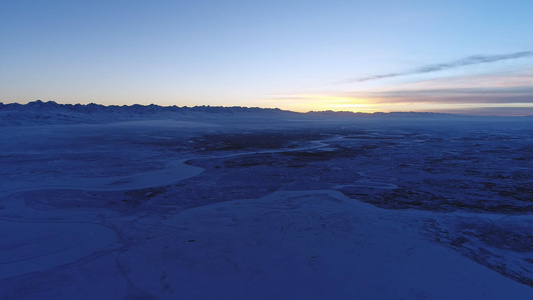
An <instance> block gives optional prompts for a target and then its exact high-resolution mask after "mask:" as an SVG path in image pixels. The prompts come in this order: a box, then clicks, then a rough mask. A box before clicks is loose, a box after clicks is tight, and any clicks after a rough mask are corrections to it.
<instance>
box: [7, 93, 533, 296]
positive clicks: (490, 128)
mask: <svg viewBox="0 0 533 300" xmlns="http://www.w3.org/2000/svg"><path fill="white" fill-rule="evenodd" d="M57 107H58V106H57V105H52V104H50V103H48V104H47V103H42V102H38V103H33V104H32V109H29V108H24V109H22V108H19V107H15V108H14V109H13V108H10V109H9V110H7V109H5V106H4V109H2V108H3V107H2V106H0V117H2V118H3V119H2V122H0V125H1V127H0V140H1V141H2V143H0V299H533V121H532V120H531V119H530V118H529V119H528V118H465V117H456V116H434V115H417V114H411V115H410V114H405V115H397V116H389V115H382V116H379V115H378V116H372V117H368V116H359V115H350V114H348V115H342V114H339V115H335V114H327V113H326V114H318V113H315V114H306V115H300V114H294V113H288V112H281V111H266V112H263V111H261V110H251V111H247V110H245V109H236V110H235V109H234V110H231V111H222V112H221V111H219V110H216V109H215V111H210V110H209V108H208V109H206V108H204V109H189V110H187V111H185V112H183V111H178V110H177V109H176V111H160V109H157V108H154V107H150V109H151V110H152V111H151V112H150V114H142V113H139V112H138V111H137V112H135V113H128V112H127V111H126V112H125V111H124V110H122V111H118V112H117V111H106V112H100V111H99V108H98V107H93V108H91V111H89V112H86V111H84V110H88V108H86V107H83V106H82V107H81V108H80V107H73V108H69V109H70V110H68V111H66V112H65V110H61V108H57ZM74 108H76V109H78V110H80V111H74ZM117 109H118V108H117ZM137 109H138V108H137ZM94 111H96V112H94ZM141 111H142V109H141ZM36 115H38V116H41V117H40V118H35V116H36ZM58 115H59V116H60V117H57V116H58ZM117 115H118V116H120V117H116V118H115V117H114V116H117ZM42 116H48V117H47V118H42ZM43 120H45V121H43ZM117 120H118V121H117Z"/></svg>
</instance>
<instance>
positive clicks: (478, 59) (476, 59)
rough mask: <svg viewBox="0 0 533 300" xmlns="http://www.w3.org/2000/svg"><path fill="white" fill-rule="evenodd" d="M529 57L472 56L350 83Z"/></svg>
mask: <svg viewBox="0 0 533 300" xmlns="http://www.w3.org/2000/svg"><path fill="white" fill-rule="evenodd" d="M530 56H533V51H523V52H515V53H510V54H500V55H473V56H469V57H466V58H463V59H459V60H456V61H452V62H449V63H441V64H433V65H427V66H423V67H419V68H416V69H414V70H411V71H406V72H396V73H388V74H380V75H374V76H369V77H363V78H358V79H355V80H353V81H352V82H364V81H370V80H378V79H384V78H391V77H399V76H405V75H414V74H424V73H432V72H438V71H444V70H449V69H453V68H458V67H464V66H470V65H478V64H486V63H491V62H496V61H500V60H508V59H517V58H523V57H530Z"/></svg>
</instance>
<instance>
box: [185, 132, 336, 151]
mask: <svg viewBox="0 0 533 300" xmlns="http://www.w3.org/2000/svg"><path fill="white" fill-rule="evenodd" d="M325 137H326V134H324V133H317V132H302V131H289V132H252V133H243V134H209V135H204V136H202V137H200V138H192V139H190V141H191V144H192V146H193V148H194V149H195V150H197V151H231V150H246V149H279V148H284V147H289V148H290V147H297V146H298V143H299V142H308V141H313V140H320V139H323V138H325Z"/></svg>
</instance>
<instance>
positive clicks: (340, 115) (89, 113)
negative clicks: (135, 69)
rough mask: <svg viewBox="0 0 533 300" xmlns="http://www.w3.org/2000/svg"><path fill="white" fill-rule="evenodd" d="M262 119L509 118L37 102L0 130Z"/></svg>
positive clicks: (6, 111)
mask: <svg viewBox="0 0 533 300" xmlns="http://www.w3.org/2000/svg"><path fill="white" fill-rule="evenodd" d="M199 117H200V118H204V117H205V118H214V117H217V118H233V119H235V118H240V117H242V118H263V119H265V120H268V121H267V122H272V121H275V119H276V118H290V119H294V120H296V119H301V120H304V119H305V120H308V121H311V122H321V121H325V120H328V121H332V120H333V121H341V120H342V121H352V120H353V121H357V120H374V121H377V122H380V120H396V121H401V122H406V121H449V120H480V121H489V120H490V121H497V120H504V119H509V117H483V116H466V115H455V114H446V113H431V112H390V113H383V112H375V113H361V112H348V111H310V112H307V113H298V112H292V111H288V110H281V109H279V108H259V107H241V106H231V107H222V106H205V105H204V106H194V107H187V106H183V107H179V106H159V105H155V104H150V105H140V104H133V105H123V106H118V105H109V106H106V105H100V104H95V103H90V104H59V103H56V102H54V101H47V102H44V101H41V100H36V101H32V102H29V103H27V104H19V103H9V104H3V103H2V102H0V126H34V125H54V124H95V123H113V122H123V121H135V120H149V119H177V120H185V119H191V120H193V119H197V118H199ZM510 118H511V119H513V120H519V119H521V120H527V121H532V120H533V116H530V117H510Z"/></svg>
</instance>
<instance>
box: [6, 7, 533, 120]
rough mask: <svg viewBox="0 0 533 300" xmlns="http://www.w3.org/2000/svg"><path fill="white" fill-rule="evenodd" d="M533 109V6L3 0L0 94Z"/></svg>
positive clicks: (70, 99)
mask: <svg viewBox="0 0 533 300" xmlns="http://www.w3.org/2000/svg"><path fill="white" fill-rule="evenodd" d="M37 99H41V100H43V101H48V100H52V101H56V102H58V103H82V104H86V103H91V102H92V103H98V104H105V105H111V104H114V105H124V104H128V105H129V104H145V105H146V104H152V103H154V104H159V105H164V106H167V105H177V106H195V105H212V106H248V107H270V108H273V107H278V108H281V109H288V110H293V111H300V112H306V111H311V110H314V111H320V110H334V111H355V112H376V111H383V112H390V111H431V112H451V113H463V114H485V115H486V114H488V115H533V1H531V0H522V1H520V0H505V1H502V0H490V1H486V0H460V1H457V0H447V1H422V0H402V1H397V0H372V1H356V0H351V1H337V0H328V1H318V0H307V1H292V0H269V1H252V0H249V1H244V0H224V1H220V0H218V1H202V0H198V1H187V0H182V1H178V0H174V1H167V0H159V1H148V0H146V1H136V0H129V1H120V0H105V1H101V0H91V1H76V0H64V1H54V0H50V1H48V0H39V1H25V0H12V1H6V0H0V102H3V103H11V102H19V103H27V102H29V101H34V100H37Z"/></svg>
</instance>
